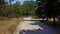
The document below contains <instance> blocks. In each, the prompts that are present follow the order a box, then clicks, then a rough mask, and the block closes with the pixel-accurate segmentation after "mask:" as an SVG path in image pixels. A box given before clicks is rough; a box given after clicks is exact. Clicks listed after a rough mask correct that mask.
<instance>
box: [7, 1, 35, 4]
mask: <svg viewBox="0 0 60 34" xmlns="http://www.w3.org/2000/svg"><path fill="white" fill-rule="evenodd" d="M7 1H9V0H7ZM16 1H19V2H20V3H21V4H23V2H24V1H26V0H14V1H13V2H12V4H14V3H16ZM34 1H35V0H34Z"/></svg>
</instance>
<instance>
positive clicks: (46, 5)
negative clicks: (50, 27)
mask: <svg viewBox="0 0 60 34" xmlns="http://www.w3.org/2000/svg"><path fill="white" fill-rule="evenodd" d="M37 1H39V2H37ZM36 2H37V3H36V7H38V8H37V9H36V11H35V13H36V15H37V16H38V17H40V18H43V19H44V18H53V19H54V23H55V18H56V17H60V0H36Z"/></svg>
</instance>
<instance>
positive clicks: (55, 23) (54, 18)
mask: <svg viewBox="0 0 60 34" xmlns="http://www.w3.org/2000/svg"><path fill="white" fill-rule="evenodd" d="M53 23H54V25H55V24H56V23H55V17H53Z"/></svg>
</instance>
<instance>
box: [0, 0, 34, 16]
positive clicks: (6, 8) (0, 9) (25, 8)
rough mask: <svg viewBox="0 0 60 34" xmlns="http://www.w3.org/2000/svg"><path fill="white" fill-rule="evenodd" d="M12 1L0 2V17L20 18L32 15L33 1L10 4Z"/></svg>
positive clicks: (4, 0)
mask: <svg viewBox="0 0 60 34" xmlns="http://www.w3.org/2000/svg"><path fill="white" fill-rule="evenodd" d="M13 1H14V0H9V2H7V1H6V0H0V17H20V16H31V15H33V14H35V13H34V8H33V4H34V3H35V2H34V1H33V0H31V1H27V0H26V1H24V2H23V4H21V3H20V2H19V1H16V3H14V4H12V2H13Z"/></svg>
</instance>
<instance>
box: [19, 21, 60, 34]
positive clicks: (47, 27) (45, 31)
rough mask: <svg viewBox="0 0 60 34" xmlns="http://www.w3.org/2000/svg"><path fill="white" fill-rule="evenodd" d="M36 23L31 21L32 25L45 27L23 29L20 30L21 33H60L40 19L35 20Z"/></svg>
mask: <svg viewBox="0 0 60 34" xmlns="http://www.w3.org/2000/svg"><path fill="white" fill-rule="evenodd" d="M34 22H35V23H30V24H31V25H38V26H40V27H42V28H43V30H41V29H40V28H38V29H35V30H22V31H20V32H19V34H60V33H58V32H57V31H56V30H55V29H53V28H52V27H50V26H48V25H46V24H44V23H42V22H40V21H34Z"/></svg>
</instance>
